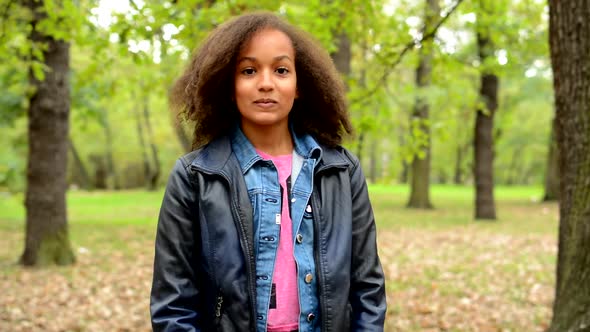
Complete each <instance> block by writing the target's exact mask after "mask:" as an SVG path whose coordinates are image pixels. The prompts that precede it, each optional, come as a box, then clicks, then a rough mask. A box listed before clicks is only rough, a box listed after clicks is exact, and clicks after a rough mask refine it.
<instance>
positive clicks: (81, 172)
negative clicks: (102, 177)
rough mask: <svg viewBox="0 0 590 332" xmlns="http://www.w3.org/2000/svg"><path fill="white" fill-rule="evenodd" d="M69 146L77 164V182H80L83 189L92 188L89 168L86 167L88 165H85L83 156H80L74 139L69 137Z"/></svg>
mask: <svg viewBox="0 0 590 332" xmlns="http://www.w3.org/2000/svg"><path fill="white" fill-rule="evenodd" d="M69 147H70V152H71V153H72V157H73V158H74V165H75V166H76V172H75V173H74V174H77V176H75V177H74V179H75V180H77V181H76V184H78V185H79V186H80V187H81V188H83V189H86V190H88V189H91V185H90V175H89V173H88V169H86V166H84V163H83V162H82V158H80V154H79V153H78V150H77V149H76V146H75V145H74V141H72V139H69Z"/></svg>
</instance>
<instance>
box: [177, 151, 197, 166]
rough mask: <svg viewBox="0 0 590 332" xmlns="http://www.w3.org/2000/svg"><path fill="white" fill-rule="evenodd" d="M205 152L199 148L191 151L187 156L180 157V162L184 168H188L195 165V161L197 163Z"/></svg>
mask: <svg viewBox="0 0 590 332" xmlns="http://www.w3.org/2000/svg"><path fill="white" fill-rule="evenodd" d="M202 152H203V148H199V149H197V150H194V151H191V152H189V153H187V154H185V155H184V156H182V157H180V158H179V159H180V161H181V162H182V165H183V166H184V167H188V166H189V165H190V164H192V163H193V161H195V160H196V159H197V158H198V157H199V155H201V153H202Z"/></svg>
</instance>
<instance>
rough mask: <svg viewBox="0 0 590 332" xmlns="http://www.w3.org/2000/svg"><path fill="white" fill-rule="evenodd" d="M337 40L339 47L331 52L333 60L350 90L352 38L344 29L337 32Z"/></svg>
mask: <svg viewBox="0 0 590 332" xmlns="http://www.w3.org/2000/svg"><path fill="white" fill-rule="evenodd" d="M336 42H337V46H338V49H337V50H336V51H335V52H333V53H331V54H330V56H331V57H332V61H334V65H335V66H336V69H338V71H339V72H340V74H342V79H343V80H344V84H345V86H346V89H347V90H348V77H349V76H350V59H351V58H352V51H351V49H350V38H348V35H346V33H345V32H344V31H341V32H339V33H337V35H336Z"/></svg>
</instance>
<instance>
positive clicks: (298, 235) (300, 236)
mask: <svg viewBox="0 0 590 332" xmlns="http://www.w3.org/2000/svg"><path fill="white" fill-rule="evenodd" d="M296 241H297V243H299V244H301V243H302V242H303V235H301V234H297V237H296Z"/></svg>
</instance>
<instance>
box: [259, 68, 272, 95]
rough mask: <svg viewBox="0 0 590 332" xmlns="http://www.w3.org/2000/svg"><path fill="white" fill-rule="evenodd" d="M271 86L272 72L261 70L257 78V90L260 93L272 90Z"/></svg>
mask: <svg viewBox="0 0 590 332" xmlns="http://www.w3.org/2000/svg"><path fill="white" fill-rule="evenodd" d="M273 84H274V83H273V81H272V72H271V71H269V70H263V71H262V72H261V73H260V76H259V81H258V89H259V90H262V91H268V90H272V89H273Z"/></svg>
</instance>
